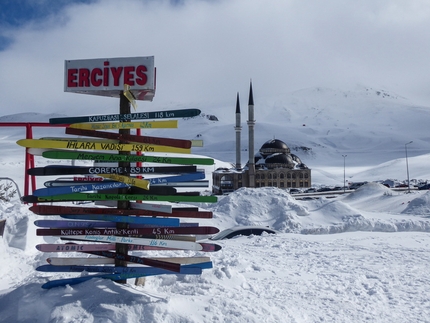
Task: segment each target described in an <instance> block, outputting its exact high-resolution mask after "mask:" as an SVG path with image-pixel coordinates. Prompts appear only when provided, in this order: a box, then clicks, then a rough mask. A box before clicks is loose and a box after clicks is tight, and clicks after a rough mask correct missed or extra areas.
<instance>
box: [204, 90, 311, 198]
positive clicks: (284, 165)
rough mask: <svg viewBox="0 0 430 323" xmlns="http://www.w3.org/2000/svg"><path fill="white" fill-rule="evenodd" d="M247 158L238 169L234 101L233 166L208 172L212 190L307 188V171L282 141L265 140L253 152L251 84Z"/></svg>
mask: <svg viewBox="0 0 430 323" xmlns="http://www.w3.org/2000/svg"><path fill="white" fill-rule="evenodd" d="M248 110H249V120H248V121H247V124H248V129H249V149H248V151H249V160H248V163H247V164H246V165H245V166H244V167H243V168H242V167H241V162H240V131H241V126H240V106H239V96H237V102H236V126H235V131H236V167H234V168H233V167H232V168H230V169H228V168H219V169H217V170H215V171H214V172H213V174H212V180H213V185H212V192H213V193H214V194H225V193H229V192H233V191H235V190H237V189H239V188H241V187H266V186H273V187H278V188H307V187H311V170H310V169H309V168H308V167H307V166H306V165H305V164H304V163H303V162H302V161H301V159H300V158H299V157H298V156H296V155H295V154H292V153H291V150H290V148H289V147H288V146H287V144H286V143H285V142H283V141H282V140H279V139H271V140H268V141H266V142H265V143H264V144H263V145H262V146H261V148H260V149H259V151H258V152H257V153H256V154H254V125H255V120H253V116H254V100H253V95H252V84H251V87H250V94H249V103H248Z"/></svg>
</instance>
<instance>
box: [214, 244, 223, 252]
mask: <svg viewBox="0 0 430 323" xmlns="http://www.w3.org/2000/svg"><path fill="white" fill-rule="evenodd" d="M221 249H222V247H221V246H220V245H218V244H214V251H219V250H221Z"/></svg>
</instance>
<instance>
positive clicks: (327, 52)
mask: <svg viewBox="0 0 430 323" xmlns="http://www.w3.org/2000/svg"><path fill="white" fill-rule="evenodd" d="M429 16H430V6H429V5H427V3H426V2H425V1H418V0H416V1H408V2H405V1H388V0H380V1H370V0H369V1H360V2H356V1H339V0H331V1H324V2H321V1H293V0H290V1H284V0H269V1H265V2H262V1H258V0H232V1H196V0H189V1H185V2H184V4H182V5H175V6H173V5H171V4H170V3H169V2H168V1H150V2H147V1H144V2H142V1H133V0H129V1H121V2H117V1H102V2H99V3H96V4H91V5H74V6H72V7H69V8H68V9H66V10H65V11H63V12H62V13H61V15H60V16H56V17H52V18H51V20H49V21H45V22H44V23H43V28H42V26H40V25H35V24H33V25H28V26H26V27H23V28H22V29H20V30H16V31H14V32H13V35H14V38H15V42H14V44H13V45H12V46H10V47H9V48H8V49H6V50H5V51H3V52H0V70H1V71H2V73H1V74H0V93H1V97H2V101H1V103H0V104H1V106H0V107H1V111H2V113H3V114H9V112H24V111H37V112H40V111H49V112H53V111H57V112H67V113H69V114H71V111H76V113H80V114H81V113H86V114H88V113H89V109H94V113H102V112H103V111H105V110H106V109H108V110H110V111H115V110H116V109H117V106H118V102H117V101H116V100H115V99H110V98H102V97H92V96H86V95H77V94H70V93H64V92H63V79H64V76H63V73H64V60H66V59H85V58H88V59H89V58H101V57H107V58H108V57H127V56H152V55H154V56H155V65H156V67H157V92H156V96H155V99H154V102H152V103H140V105H139V106H140V107H141V109H151V110H153V109H159V108H165V107H166V108H167V107H171V106H190V105H193V106H196V105H198V106H204V105H206V106H209V105H211V104H215V103H218V104H231V105H232V106H234V105H235V95H236V92H237V91H239V92H241V97H242V98H246V96H247V91H248V82H249V79H250V78H252V79H253V82H254V85H255V88H254V89H255V94H256V99H257V98H258V96H270V95H273V94H275V93H285V92H289V91H293V90H296V89H299V88H303V87H309V86H316V85H318V86H338V87H340V86H345V84H354V83H362V84H367V85H369V86H382V87H385V88H388V89H391V90H393V91H395V92H397V93H399V94H403V95H406V96H412V97H416V98H430V96H429V95H428V94H429V93H428V92H429V91H428V90H427V87H428V86H427V85H428V83H429V82H428V76H427V72H426V71H427V69H426V66H427V65H428V57H429V52H430V48H429V45H428V44H429V43H430V42H429V40H430V39H429V38H430V37H429V33H428V30H430V28H429V27H430V26H429V24H430V19H429V18H430V17H429ZM257 95H258V96H257Z"/></svg>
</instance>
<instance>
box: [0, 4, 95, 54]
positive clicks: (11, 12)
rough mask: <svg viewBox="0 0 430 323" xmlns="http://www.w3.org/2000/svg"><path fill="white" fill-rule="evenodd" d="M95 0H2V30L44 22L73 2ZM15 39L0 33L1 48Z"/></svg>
mask: <svg viewBox="0 0 430 323" xmlns="http://www.w3.org/2000/svg"><path fill="white" fill-rule="evenodd" d="M91 2H95V0H73V1H71V0H2V1H0V30H2V29H3V30H5V29H12V30H13V29H16V28H22V27H24V26H25V25H28V24H31V23H40V22H43V20H44V19H46V18H47V17H49V16H52V15H56V14H58V13H59V12H60V11H61V10H62V9H63V8H64V7H66V6H68V5H70V4H71V3H91ZM12 42H13V39H12V38H11V37H8V36H7V35H5V34H4V33H1V34H0V50H4V49H5V48H7V47H8V46H9V45H10V44H11V43H12Z"/></svg>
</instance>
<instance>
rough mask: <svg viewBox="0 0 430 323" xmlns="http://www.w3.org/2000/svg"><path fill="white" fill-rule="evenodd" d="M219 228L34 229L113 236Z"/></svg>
mask: <svg viewBox="0 0 430 323" xmlns="http://www.w3.org/2000/svg"><path fill="white" fill-rule="evenodd" d="M218 232H219V229H218V228H216V227H209V226H202V227H151V228H127V229H116V228H61V229H36V235H38V236H77V235H103V236H109V235H115V236H137V235H145V234H153V235H159V234H161V235H175V234H200V235H206V234H215V233H218Z"/></svg>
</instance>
